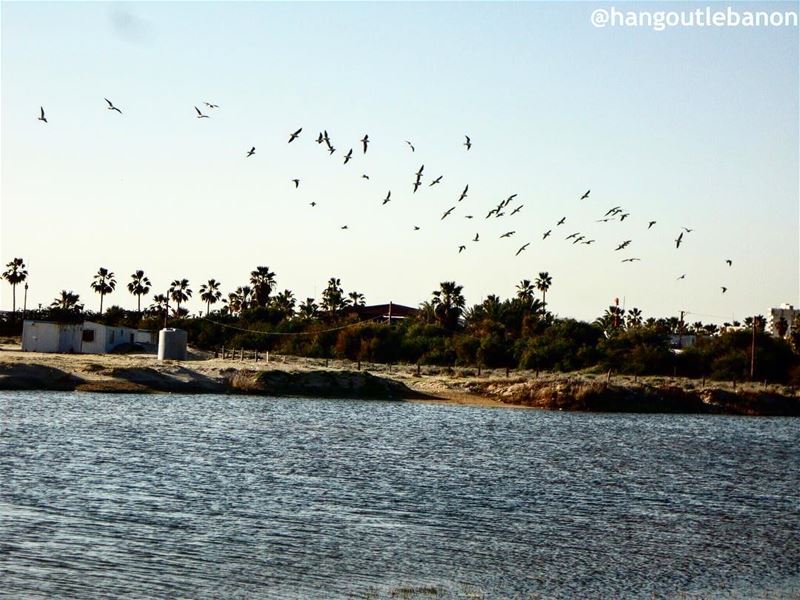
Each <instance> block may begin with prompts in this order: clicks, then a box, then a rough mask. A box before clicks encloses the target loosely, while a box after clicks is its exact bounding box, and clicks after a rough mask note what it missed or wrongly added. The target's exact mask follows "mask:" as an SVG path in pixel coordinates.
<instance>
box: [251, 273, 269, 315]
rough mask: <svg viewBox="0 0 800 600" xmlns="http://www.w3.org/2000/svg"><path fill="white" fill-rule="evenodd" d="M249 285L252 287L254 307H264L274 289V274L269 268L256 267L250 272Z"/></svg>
mask: <svg viewBox="0 0 800 600" xmlns="http://www.w3.org/2000/svg"><path fill="white" fill-rule="evenodd" d="M250 283H251V284H252V285H253V295H254V296H255V303H256V306H266V305H267V304H268V303H269V295H270V294H271V293H272V289H273V288H274V287H275V273H273V272H272V271H270V270H269V267H256V270H255V271H251V272H250Z"/></svg>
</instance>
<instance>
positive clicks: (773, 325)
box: [767, 303, 800, 335]
mask: <svg viewBox="0 0 800 600" xmlns="http://www.w3.org/2000/svg"><path fill="white" fill-rule="evenodd" d="M797 317H800V308H795V307H794V306H792V305H791V304H785V303H784V304H781V305H780V306H779V307H778V308H771V309H770V311H769V317H767V330H768V331H769V332H770V333H771V334H772V335H778V323H779V322H780V320H781V318H783V319H785V320H786V326H787V327H786V335H789V334H790V333H792V326H793V325H794V321H795V319H796V318H797Z"/></svg>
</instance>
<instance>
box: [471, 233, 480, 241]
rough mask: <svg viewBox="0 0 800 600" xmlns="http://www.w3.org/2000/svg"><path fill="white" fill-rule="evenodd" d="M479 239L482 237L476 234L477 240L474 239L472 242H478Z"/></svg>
mask: <svg viewBox="0 0 800 600" xmlns="http://www.w3.org/2000/svg"><path fill="white" fill-rule="evenodd" d="M479 237H480V236H479V235H478V234H477V233H476V234H475V239H474V240H472V241H473V242H477V241H478V238H479Z"/></svg>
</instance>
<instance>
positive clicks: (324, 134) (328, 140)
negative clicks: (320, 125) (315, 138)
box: [322, 129, 331, 148]
mask: <svg viewBox="0 0 800 600" xmlns="http://www.w3.org/2000/svg"><path fill="white" fill-rule="evenodd" d="M322 141H323V142H325V145H326V146H328V148H330V147H331V138H330V136H329V135H328V130H327V129H323V130H322Z"/></svg>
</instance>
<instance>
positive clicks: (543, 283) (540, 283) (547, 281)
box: [536, 271, 553, 314]
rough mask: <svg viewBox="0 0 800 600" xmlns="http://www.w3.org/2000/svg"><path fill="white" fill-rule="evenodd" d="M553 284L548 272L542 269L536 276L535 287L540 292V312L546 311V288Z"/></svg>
mask: <svg viewBox="0 0 800 600" xmlns="http://www.w3.org/2000/svg"><path fill="white" fill-rule="evenodd" d="M551 285H553V278H552V277H550V273H548V272H547V271H542V272H541V273H539V277H537V278H536V289H537V290H539V291H540V292H542V314H544V313H545V312H547V290H549V289H550V286H551Z"/></svg>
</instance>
